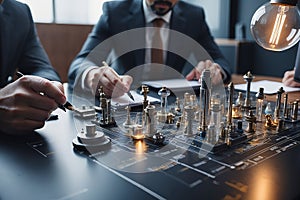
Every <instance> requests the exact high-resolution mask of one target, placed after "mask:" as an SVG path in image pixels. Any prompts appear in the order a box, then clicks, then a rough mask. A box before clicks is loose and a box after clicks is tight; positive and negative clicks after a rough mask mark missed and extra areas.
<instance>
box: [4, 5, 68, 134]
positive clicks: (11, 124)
mask: <svg viewBox="0 0 300 200" xmlns="http://www.w3.org/2000/svg"><path fill="white" fill-rule="evenodd" d="M17 70H19V71H20V72H22V73H23V74H25V76H23V77H21V78H19V79H17V80H15V77H14V75H15V73H16V71H17ZM50 80H51V81H50ZM59 81H60V78H59V76H58V74H57V73H56V72H55V70H54V69H53V67H52V66H51V64H50V62H49V59H48V57H47V55H46V53H45V51H44V49H43V48H42V46H41V44H40V42H39V40H38V37H37V34H36V30H35V26H34V23H33V20H32V16H31V13H30V10H29V8H28V6H27V5H25V4H22V3H20V2H17V1H15V0H0V132H5V133H12V134H23V133H26V132H30V131H32V130H34V129H37V128H41V127H43V126H44V123H45V120H46V119H47V118H48V117H49V115H50V113H51V112H52V111H53V110H55V109H56V108H57V104H58V103H59V104H63V103H65V101H66V98H65V95H64V92H63V87H62V84H61V83H60V82H59ZM41 93H43V94H44V95H41Z"/></svg>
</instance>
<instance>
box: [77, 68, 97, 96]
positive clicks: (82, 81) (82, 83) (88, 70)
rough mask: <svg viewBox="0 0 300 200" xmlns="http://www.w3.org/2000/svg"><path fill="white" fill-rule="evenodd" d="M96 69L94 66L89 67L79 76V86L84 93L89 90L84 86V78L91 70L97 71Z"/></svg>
mask: <svg viewBox="0 0 300 200" xmlns="http://www.w3.org/2000/svg"><path fill="white" fill-rule="evenodd" d="M97 68H98V67H96V66H91V67H88V68H87V69H86V70H85V71H84V72H83V73H82V75H81V84H80V86H81V89H83V90H85V91H88V90H89V86H87V85H86V80H85V79H86V76H87V74H88V73H89V72H90V71H91V70H93V69H97Z"/></svg>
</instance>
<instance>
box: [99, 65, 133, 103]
mask: <svg viewBox="0 0 300 200" xmlns="http://www.w3.org/2000/svg"><path fill="white" fill-rule="evenodd" d="M102 64H103V65H104V66H105V67H109V65H108V64H107V63H106V62H105V61H103V62H102ZM113 72H114V74H115V75H116V76H117V77H118V78H120V76H119V75H118V74H117V73H115V71H113ZM126 94H127V95H128V96H129V97H130V99H132V101H134V98H133V96H132V94H131V93H130V91H128V92H127V93H126Z"/></svg>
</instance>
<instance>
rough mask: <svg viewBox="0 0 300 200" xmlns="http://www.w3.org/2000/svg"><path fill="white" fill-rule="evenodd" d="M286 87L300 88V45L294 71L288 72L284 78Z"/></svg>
mask: <svg viewBox="0 0 300 200" xmlns="http://www.w3.org/2000/svg"><path fill="white" fill-rule="evenodd" d="M282 82H283V84H284V85H286V86H289V87H300V45H299V44H298V51H297V56H296V60H295V66H294V69H293V70H289V71H286V72H285V73H284V76H283V78H282Z"/></svg>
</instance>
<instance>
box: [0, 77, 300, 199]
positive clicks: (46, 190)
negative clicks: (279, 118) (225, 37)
mask: <svg viewBox="0 0 300 200" xmlns="http://www.w3.org/2000/svg"><path fill="white" fill-rule="evenodd" d="M265 79H268V80H275V81H279V80H280V79H279V78H272V77H265V76H256V79H255V80H265ZM232 81H233V83H236V84H238V83H245V81H244V80H243V78H242V75H233V78H232ZM299 95H300V92H294V93H291V94H290V98H291V99H297V98H298V97H299ZM267 98H268V99H269V100H274V101H275V100H276V96H275V95H270V96H269V95H268V96H267ZM54 113H55V114H57V115H58V119H57V120H52V121H48V122H46V124H45V126H44V127H43V128H42V129H39V130H36V131H35V132H33V133H32V134H30V135H26V136H8V135H3V134H1V136H0V163H1V164H0V200H14V199H31V200H33V199H39V200H42V199H43V200H44V199H57V200H68V199H80V200H82V199H105V200H106V199H224V200H231V199H232V200H233V199H234V200H239V199H272V200H276V199H300V190H299V185H300V173H299V169H300V145H299V144H300V134H299V133H300V131H298V132H297V129H298V128H297V127H296V129H293V131H294V133H293V134H292V135H289V136H282V137H279V136H278V137H276V142H277V143H276V144H277V146H274V145H272V146H270V143H266V144H264V145H266V146H267V147H266V146H261V147H260V148H255V149H254V150H253V151H252V152H249V153H251V155H247V156H246V157H243V158H242V159H241V160H242V161H240V160H238V161H237V162H232V163H234V164H228V163H230V162H229V161H230V159H231V158H230V156H228V157H226V158H224V159H223V160H222V162H223V161H224V163H222V162H221V161H220V160H218V159H215V160H214V159H212V158H209V157H208V158H207V157H206V158H205V159H206V160H205V162H204V160H203V159H204V158H201V159H202V160H201V162H199V161H195V162H194V163H193V162H192V161H193V160H194V159H195V160H197V159H200V158H198V157H197V156H196V157H195V158H194V157H193V156H195V155H192V156H191V157H190V158H189V162H190V163H193V164H191V165H188V164H186V163H185V162H184V161H182V160H183V159H182V158H178V157H177V158H176V159H175V158H174V157H173V158H172V162H169V163H168V166H166V165H163V166H162V167H161V168H159V169H158V168H157V169H155V170H154V169H152V170H145V171H137V172H135V171H128V170H120V169H117V168H114V167H112V166H108V165H106V164H105V163H104V162H102V161H101V159H95V157H97V155H87V154H85V153H83V152H80V151H77V150H75V149H74V148H73V145H72V141H73V140H74V138H75V137H76V135H77V133H78V130H77V129H76V126H75V125H74V118H73V113H72V112H71V111H67V112H63V111H61V110H56V111H55V112H54ZM295 130H296V132H295ZM277 140H278V141H277ZM283 141H284V142H283ZM268 145H269V146H268ZM267 148H269V149H268V150H270V149H271V150H272V152H275V153H274V154H272V155H271V156H268V157H267V158H268V159H264V157H265V154H266V153H269V154H270V152H271V151H266V149H267ZM276 148H277V149H276ZM274 149H276V150H274ZM114 150H115V148H113V147H112V148H111V150H109V151H114ZM170 151H171V150H170ZM168 153H170V152H168ZM214 156H215V157H214V158H217V157H218V156H219V155H214ZM120 159H121V158H120ZM210 159H211V160H214V163H212V162H211V160H210ZM225 161H228V162H227V164H226V162H225ZM203 163H205V164H207V165H212V166H215V165H216V166H218V168H214V172H212V171H209V172H211V173H206V172H207V171H205V170H202V168H200V167H201V166H202V164H203ZM245 163H247V165H246V164H245ZM249 165H251V166H249ZM207 167H208V168H209V167H210V166H207ZM200 169H201V170H200Z"/></svg>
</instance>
